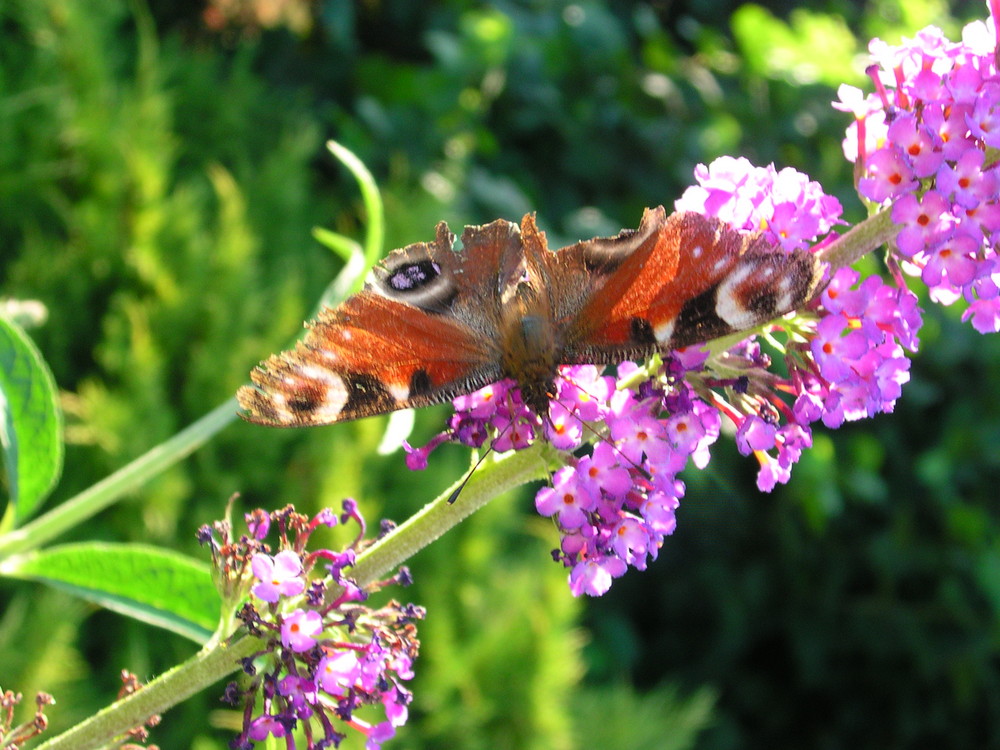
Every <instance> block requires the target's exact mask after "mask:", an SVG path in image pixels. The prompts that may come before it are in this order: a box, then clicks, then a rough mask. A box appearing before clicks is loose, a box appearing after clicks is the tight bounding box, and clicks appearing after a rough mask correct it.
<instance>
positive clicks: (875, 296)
mask: <svg viewBox="0 0 1000 750" xmlns="http://www.w3.org/2000/svg"><path fill="white" fill-rule="evenodd" d="M696 177H698V180H699V185H697V186H696V187H693V188H689V189H688V191H686V192H685V194H684V196H683V197H682V198H681V200H680V201H679V202H678V205H679V206H683V207H684V208H685V209H687V210H696V211H699V212H701V213H706V214H708V215H713V216H717V217H718V218H721V219H723V220H724V221H729V222H733V221H737V220H739V219H740V217H741V216H742V215H743V214H744V213H745V209H744V208H742V206H745V205H751V206H753V207H754V213H752V214H751V218H750V219H749V220H744V221H743V222H742V223H741V224H740V225H739V228H741V229H748V228H750V227H752V226H754V225H759V226H762V227H770V226H772V225H773V223H774V219H773V215H772V214H770V213H768V211H769V210H770V209H771V208H781V207H783V206H787V205H794V206H798V207H799V210H801V211H803V212H806V211H808V212H812V213H813V214H814V218H813V220H812V222H811V223H810V226H816V227H819V228H820V229H821V230H823V231H829V230H830V229H831V228H832V227H833V226H834V224H836V223H838V221H839V216H840V205H839V203H837V201H836V200H835V199H833V198H829V197H828V196H824V195H823V193H822V191H821V189H820V188H819V186H818V185H817V184H816V183H815V182H810V181H809V180H808V179H807V178H806V177H805V176H804V175H801V174H798V173H796V172H794V171H793V170H788V169H784V170H782V171H781V172H775V170H774V169H773V167H770V168H766V169H764V168H759V167H754V166H753V165H751V164H750V163H749V162H748V161H746V160H745V159H732V158H728V157H726V158H723V159H720V160H717V161H716V162H713V163H712V164H711V165H709V166H708V167H705V166H703V165H700V166H699V167H698V169H697V170H696ZM769 179H771V180H774V185H772V183H771V182H769ZM779 185H780V190H779V193H780V195H782V196H783V200H782V201H778V200H775V199H774V198H769V197H767V196H770V195H772V193H773V188H774V187H777V186H779ZM795 185H797V186H798V187H799V190H800V193H798V194H796V193H795V192H794V191H793V190H791V189H789V186H795ZM782 210H784V209H783V208H782ZM817 239H818V238H817V237H816V236H811V235H805V236H802V237H796V238H795V241H794V243H793V246H794V245H797V243H798V242H800V241H801V242H806V243H808V242H812V241H815V240H817ZM818 244H819V246H822V245H823V244H824V242H823V241H820V242H819V243H818ZM859 277H860V275H859V274H858V273H857V272H856V271H853V270H851V269H849V268H845V269H840V270H839V271H838V272H837V273H836V274H835V275H834V277H833V278H832V279H831V281H830V283H829V285H828V286H827V287H826V289H825V290H824V292H823V294H822V295H821V296H820V298H819V299H818V300H816V301H814V303H813V304H812V305H811V309H810V310H809V311H808V314H806V315H798V316H796V318H795V319H794V320H788V321H785V322H783V327H784V328H785V330H786V333H787V334H788V338H789V341H788V343H787V344H786V345H784V346H780V345H779V349H780V350H782V351H783V352H784V358H785V364H786V368H787V370H788V376H787V377H780V376H778V375H776V374H775V373H773V372H772V371H771V369H770V366H771V360H770V357H768V356H767V355H765V354H764V353H763V352H762V351H761V348H760V346H759V344H757V342H756V341H755V340H754V339H749V340H746V341H744V342H742V343H740V344H739V345H737V346H735V347H733V348H731V349H730V350H729V351H727V352H725V353H724V357H725V360H724V362H723V361H722V360H719V359H716V358H712V359H709V361H708V362H707V363H706V365H707V366H706V370H705V372H703V373H700V374H699V375H698V376H696V379H700V381H701V384H702V386H703V387H701V388H699V392H704V391H705V387H714V391H713V394H714V395H713V398H714V404H715V406H716V407H717V408H719V409H720V410H721V411H722V412H723V413H724V414H725V415H726V416H727V417H728V418H729V420H730V421H731V422H733V424H735V425H736V445H737V448H738V449H739V450H740V452H741V453H743V454H744V455H750V454H751V453H752V454H754V455H755V456H756V458H757V459H758V461H759V462H760V465H761V468H760V472H759V473H758V475H757V486H758V488H760V489H761V490H763V491H770V490H772V489H773V488H774V487H775V485H776V484H779V483H782V484H783V483H785V482H787V481H788V479H789V477H790V475H791V469H792V466H794V464H795V463H796V462H797V461H798V460H799V457H800V456H801V455H802V451H803V449H805V448H808V447H810V446H811V445H812V431H811V428H810V426H809V425H810V424H811V423H813V422H815V421H817V420H822V422H823V423H824V424H825V425H826V426H827V427H838V426H840V425H841V424H842V423H843V422H845V421H853V420H857V419H862V418H864V417H870V416H873V415H875V414H877V413H879V412H888V411H892V409H893V406H894V405H895V402H896V399H897V398H899V395H900V391H901V388H902V384H903V383H905V382H906V381H907V380H908V379H909V360H908V359H906V357H905V356H904V354H903V348H907V349H910V350H911V351H913V350H915V349H916V347H917V336H916V335H917V331H918V329H919V328H920V323H921V318H920V311H919V309H918V308H917V302H916V297H915V296H914V295H913V294H912V293H910V292H909V291H908V290H906V289H905V288H904V289H900V288H897V287H895V286H892V285H889V284H886V283H884V282H883V281H882V279H880V278H879V277H877V276H873V277H869V278H867V279H865V281H864V282H863V283H862V284H861V285H860V287H858V288H856V289H854V288H852V287H853V286H854V285H855V284H856V283H857V282H858V279H859ZM770 338H771V341H772V343H774V344H776V345H777V344H778V342H777V340H776V339H775V338H774V336H773V335H772V336H771V337H770ZM716 364H724V366H725V369H726V370H728V371H730V372H732V371H737V372H740V373H742V379H741V381H740V384H739V387H738V388H734V387H732V385H731V384H730V383H729V382H727V380H726V379H713V378H712V377H711V373H712V370H713V367H714V365H716ZM689 379H692V378H691V376H689ZM718 386H723V387H721V388H720V387H718Z"/></svg>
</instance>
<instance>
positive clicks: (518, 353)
mask: <svg viewBox="0 0 1000 750" xmlns="http://www.w3.org/2000/svg"><path fill="white" fill-rule="evenodd" d="M500 336H501V352H502V356H501V367H502V370H503V374H504V375H505V376H507V377H509V378H513V379H514V380H516V381H517V383H518V385H519V386H520V388H521V397H522V398H523V399H524V402H525V403H526V404H527V405H528V406H529V407H531V409H532V411H534V412H535V413H536V414H538V415H540V416H544V415H545V414H547V413H548V404H549V398H550V397H551V394H552V392H553V380H554V379H555V376H556V366H557V365H558V364H559V363H558V361H557V352H558V342H557V337H556V330H555V325H554V324H553V321H552V315H551V313H550V312H549V310H548V307H547V305H545V303H544V301H543V300H542V299H540V298H539V296H538V295H537V294H536V293H535V291H534V290H533V289H532V288H531V286H530V285H529V284H527V283H526V282H524V283H521V284H518V286H517V290H516V292H515V293H514V295H513V299H512V300H511V304H508V305H506V306H505V307H504V308H503V311H502V317H501V325H500Z"/></svg>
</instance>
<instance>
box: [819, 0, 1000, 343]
mask: <svg viewBox="0 0 1000 750" xmlns="http://www.w3.org/2000/svg"><path fill="white" fill-rule="evenodd" d="M993 5H1000V4H998V3H996V2H994V3H993ZM992 10H993V11H994V14H995V13H996V10H997V8H993V9H992ZM962 36H963V39H962V41H961V42H951V41H949V40H948V39H946V38H945V37H944V35H943V34H942V32H941V31H940V30H939V29H937V28H934V27H928V28H926V29H924V30H923V31H920V32H919V33H918V34H917V35H916V37H914V38H913V39H906V40H904V41H903V43H902V44H900V45H898V46H894V45H889V44H886V43H885V42H882V41H880V40H878V39H875V40H873V41H872V42H871V44H870V46H869V50H870V52H871V54H872V56H873V58H874V60H875V63H874V64H873V65H872V66H871V67H870V68H869V69H868V72H869V75H870V76H871V78H872V80H873V82H874V86H875V91H874V92H873V93H871V94H869V95H868V96H865V95H864V94H863V93H862V92H861V91H860V90H859V89H857V88H854V87H851V86H846V85H845V86H842V87H841V88H840V92H839V93H840V102H838V103H836V104H835V106H837V107H838V108H839V109H843V110H846V111H849V112H852V113H853V114H854V118H855V119H854V122H853V123H852V124H851V125H850V127H849V129H848V133H847V138H846V139H845V141H844V153H845V155H846V156H847V158H848V159H849V160H850V161H854V162H856V164H857V165H859V166H860V167H861V168H862V169H861V173H862V176H861V178H860V180H859V182H858V191H859V192H860V193H861V195H862V196H863V197H864V198H866V199H868V200H870V201H872V202H873V203H876V204H884V203H891V204H892V220H893V222H894V223H896V224H898V225H899V226H900V227H901V229H900V232H899V235H898V237H897V239H896V253H897V256H898V258H899V259H900V261H901V265H902V268H903V269H904V270H905V271H906V272H907V273H910V274H911V275H914V276H917V275H919V276H920V278H921V280H922V281H923V282H924V283H925V284H926V285H927V286H928V287H929V289H930V294H931V298H932V299H933V300H935V301H937V302H940V303H942V304H945V305H950V304H952V303H953V302H955V301H956V300H958V299H962V298H964V299H965V300H966V301H967V302H968V303H969V306H968V309H967V310H966V311H965V313H964V314H963V319H964V320H968V319H969V318H971V319H972V325H973V326H974V327H975V329H976V330H977V331H979V332H981V333H986V332H993V333H995V332H997V331H1000V260H998V258H997V253H996V247H997V243H998V242H1000V200H998V188H1000V179H998V177H997V170H996V155H995V149H997V148H998V147H1000V78H998V76H997V61H996V49H997V34H996V28H995V20H994V18H991V19H990V20H989V21H986V22H983V21H977V22H975V23H972V24H970V25H968V26H966V28H965V30H964V31H963V35H962ZM990 150H993V151H992V153H991V152H990Z"/></svg>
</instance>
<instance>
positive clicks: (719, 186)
mask: <svg viewBox="0 0 1000 750" xmlns="http://www.w3.org/2000/svg"><path fill="white" fill-rule="evenodd" d="M694 176H695V179H696V180H697V181H698V184H697V185H692V186H691V187H689V188H688V189H687V190H685V191H684V194H683V195H682V196H681V197H680V199H679V200H677V201H676V203H675V204H674V208H676V209H677V210H678V211H694V212H695V213H699V214H704V215H706V216H715V217H716V218H719V219H722V220H723V221H724V222H726V223H727V224H730V225H731V226H732V227H733V228H734V229H739V230H742V231H746V232H760V231H762V232H763V233H764V236H765V237H767V238H768V239H769V240H770V241H771V243H772V244H774V245H781V247H783V248H784V249H786V250H792V249H795V248H804V247H807V246H808V245H810V244H811V243H812V242H813V241H815V239H816V238H817V237H822V236H824V235H826V234H827V233H828V232H829V231H830V230H831V229H832V228H833V227H834V226H835V225H836V224H842V223H843V222H842V221H841V220H840V214H841V213H842V208H841V206H840V201H838V200H837V199H836V198H834V197H833V196H832V195H827V194H826V193H824V192H823V188H822V187H821V186H820V184H819V183H818V182H815V181H813V180H810V179H809V178H808V177H807V176H806V175H804V174H802V173H801V172H799V171H797V170H795V169H792V168H791V167H786V168H785V169H782V170H781V171H778V170H776V169H775V168H774V165H773V164H769V165H768V166H766V167H756V166H754V165H753V164H751V163H750V161H749V160H748V159H745V158H743V157H740V158H734V157H732V156H722V157H720V158H718V159H716V160H715V161H713V162H712V163H711V164H709V165H708V166H705V165H704V164H699V165H698V166H697V167H696V168H695V170H694Z"/></svg>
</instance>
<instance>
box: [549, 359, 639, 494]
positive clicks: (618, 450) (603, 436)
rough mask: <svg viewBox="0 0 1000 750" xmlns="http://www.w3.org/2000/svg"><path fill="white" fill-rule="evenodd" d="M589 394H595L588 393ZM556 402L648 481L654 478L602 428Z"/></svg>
mask: <svg viewBox="0 0 1000 750" xmlns="http://www.w3.org/2000/svg"><path fill="white" fill-rule="evenodd" d="M563 377H565V376H563ZM567 380H568V378H567ZM570 382H572V383H573V385H574V386H575V387H576V388H578V389H579V390H581V391H582V392H584V393H588V391H587V390H586V389H585V388H582V387H581V386H580V384H579V383H577V382H575V381H570ZM588 395H590V396H593V395H594V394H592V393H588ZM549 398H550V399H551V400H552V401H555V400H556V397H555V396H554V395H550V396H549ZM556 403H559V404H560V405H562V407H563V408H564V409H566V413H567V414H570V415H572V416H573V417H574V418H575V419H576V421H577V422H579V423H580V426H581V427H582V428H583V429H584V431H586V432H589V433H590V434H591V435H592V436H594V437H595V438H597V439H598V440H600V441H602V442H605V443H607V444H608V445H610V446H611V450H613V451H614V452H615V453H617V454H618V456H619V457H620V458H621V459H622V460H623V461H624V462H625V463H627V464H629V465H630V466H631V467H632V468H633V469H635V470H636V471H637V472H639V473H640V474H641V475H642V476H643V477H644V478H645V479H646V480H647V481H652V480H653V477H652V475H651V474H650V473H649V471H647V470H646V469H644V468H643V467H642V466H640V465H639V464H637V463H636V462H635V461H633V460H632V459H631V458H629V457H628V456H626V455H625V454H624V453H623V452H622V449H621V448H619V447H618V446H617V445H615V442H614V440H612V439H611V438H610V437H609V436H608V435H606V434H604V433H603V432H601V430H599V429H597V428H596V427H594V426H593V425H591V424H590V423H589V422H587V421H585V420H583V419H580V417H579V416H577V414H576V412H575V411H574V410H573V409H569V408H567V407H566V405H565V404H562V403H561V402H556ZM545 419H546V421H547V422H548V423H549V424H550V425H551V424H552V418H551V417H550V416H549V415H548V414H546V415H545Z"/></svg>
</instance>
